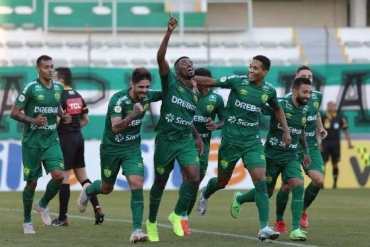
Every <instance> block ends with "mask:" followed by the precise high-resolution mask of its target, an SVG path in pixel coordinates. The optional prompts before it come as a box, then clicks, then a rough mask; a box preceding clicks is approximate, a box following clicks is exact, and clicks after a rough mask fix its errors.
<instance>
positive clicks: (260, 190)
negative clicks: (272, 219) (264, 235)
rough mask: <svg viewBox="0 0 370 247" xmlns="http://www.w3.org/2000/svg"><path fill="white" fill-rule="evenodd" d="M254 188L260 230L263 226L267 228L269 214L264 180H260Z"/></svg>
mask: <svg viewBox="0 0 370 247" xmlns="http://www.w3.org/2000/svg"><path fill="white" fill-rule="evenodd" d="M254 188H255V190H256V205H257V208H258V214H259V220H260V228H261V229H262V228H264V227H265V226H268V223H269V212H270V204H269V196H268V194H267V185H266V180H262V181H259V182H258V183H256V184H254Z"/></svg>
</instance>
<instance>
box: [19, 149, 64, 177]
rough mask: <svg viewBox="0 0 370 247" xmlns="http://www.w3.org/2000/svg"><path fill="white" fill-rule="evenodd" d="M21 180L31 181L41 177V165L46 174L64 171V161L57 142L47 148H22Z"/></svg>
mask: <svg viewBox="0 0 370 247" xmlns="http://www.w3.org/2000/svg"><path fill="white" fill-rule="evenodd" d="M22 162H23V180H24V181H31V180H37V179H38V178H39V177H42V165H43V166H44V169H45V171H46V174H48V173H49V172H52V171H54V170H64V160H63V154H62V150H61V148H60V145H59V142H56V143H55V144H52V145H51V146H50V147H48V148H29V147H24V146H22Z"/></svg>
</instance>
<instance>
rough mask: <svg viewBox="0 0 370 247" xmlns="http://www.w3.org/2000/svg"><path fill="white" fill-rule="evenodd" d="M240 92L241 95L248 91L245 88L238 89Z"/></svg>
mask: <svg viewBox="0 0 370 247" xmlns="http://www.w3.org/2000/svg"><path fill="white" fill-rule="evenodd" d="M240 94H241V95H247V94H248V91H247V90H246V89H241V90H240Z"/></svg>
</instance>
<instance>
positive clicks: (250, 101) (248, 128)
mask: <svg viewBox="0 0 370 247" xmlns="http://www.w3.org/2000/svg"><path fill="white" fill-rule="evenodd" d="M216 84H217V86H220V87H222V88H230V89H231V91H230V94H229V98H228V100H227V104H226V107H225V120H226V121H225V123H224V126H223V127H222V138H223V139H226V140H228V141H229V142H232V143H235V144H240V145H251V146H252V145H255V144H260V143H261V137H260V133H259V129H258V124H259V121H260V116H261V114H262V108H263V106H264V105H265V104H266V103H267V104H269V105H270V106H271V107H272V108H274V109H276V108H278V107H279V104H278V102H277V97H276V89H275V88H274V87H273V86H272V85H271V84H269V83H267V82H264V83H263V84H262V85H261V86H259V87H256V86H254V85H253V84H251V83H250V82H249V81H248V77H247V76H238V75H231V76H227V77H221V78H220V79H218V80H216Z"/></svg>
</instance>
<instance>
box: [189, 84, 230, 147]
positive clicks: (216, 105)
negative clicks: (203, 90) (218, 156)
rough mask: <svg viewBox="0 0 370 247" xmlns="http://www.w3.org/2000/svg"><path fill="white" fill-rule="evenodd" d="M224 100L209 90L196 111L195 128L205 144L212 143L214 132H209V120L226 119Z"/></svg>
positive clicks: (201, 98) (200, 99) (199, 102)
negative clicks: (207, 125)
mask: <svg viewBox="0 0 370 247" xmlns="http://www.w3.org/2000/svg"><path fill="white" fill-rule="evenodd" d="M224 108H225V106H224V100H223V99H222V97H221V95H219V94H217V93H215V92H214V91H213V90H209V92H208V94H207V95H204V96H202V95H201V96H200V97H199V101H198V105H197V108H196V110H195V116H194V127H195V128H196V130H197V131H198V133H199V135H200V136H201V137H202V140H203V142H204V143H208V145H209V143H210V142H211V134H212V131H209V130H207V128H206V124H207V123H208V118H211V119H212V120H215V117H216V115H217V118H218V119H219V120H222V119H224Z"/></svg>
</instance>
